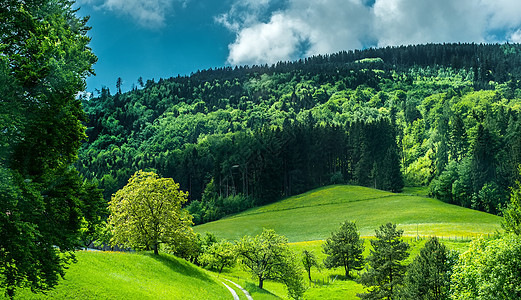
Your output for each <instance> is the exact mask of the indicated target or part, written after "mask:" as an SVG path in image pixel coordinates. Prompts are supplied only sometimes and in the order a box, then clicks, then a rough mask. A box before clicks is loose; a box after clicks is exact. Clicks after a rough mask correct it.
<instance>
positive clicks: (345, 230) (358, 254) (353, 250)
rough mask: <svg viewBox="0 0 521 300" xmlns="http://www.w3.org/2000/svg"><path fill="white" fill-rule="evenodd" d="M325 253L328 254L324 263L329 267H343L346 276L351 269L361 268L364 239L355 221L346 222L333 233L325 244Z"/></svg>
mask: <svg viewBox="0 0 521 300" xmlns="http://www.w3.org/2000/svg"><path fill="white" fill-rule="evenodd" d="M322 247H323V248H324V253H325V254H327V255H328V256H327V257H326V259H325V260H324V265H325V266H326V267H327V268H328V269H331V268H336V267H343V268H344V271H345V277H346V278H347V277H349V271H350V270H361V269H362V268H363V264H364V260H363V257H362V252H364V241H363V240H362V239H360V233H358V230H357V228H356V224H355V223H354V222H344V223H342V226H340V229H339V230H338V231H337V232H334V233H332V234H331V237H330V238H328V239H327V240H326V242H325V243H324V245H323V246H322Z"/></svg>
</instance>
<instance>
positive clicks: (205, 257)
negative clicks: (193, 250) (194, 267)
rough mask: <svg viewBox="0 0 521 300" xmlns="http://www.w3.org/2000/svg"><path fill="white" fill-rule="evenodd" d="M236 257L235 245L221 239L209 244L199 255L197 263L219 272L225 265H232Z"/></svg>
mask: <svg viewBox="0 0 521 300" xmlns="http://www.w3.org/2000/svg"><path fill="white" fill-rule="evenodd" d="M236 259H237V255H236V252H235V246H234V245H233V244H232V243H230V242H228V241H221V242H218V243H214V244H212V245H210V246H209V247H208V248H207V249H206V250H205V252H204V253H203V254H202V255H201V256H199V263H200V264H201V265H203V266H206V267H208V268H211V269H216V270H219V274H221V272H222V270H223V269H224V268H225V267H233V265H235V261H236Z"/></svg>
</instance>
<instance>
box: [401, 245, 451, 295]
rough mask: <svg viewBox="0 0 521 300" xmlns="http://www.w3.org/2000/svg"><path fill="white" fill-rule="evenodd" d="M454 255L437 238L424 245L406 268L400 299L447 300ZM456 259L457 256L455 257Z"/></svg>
mask: <svg viewBox="0 0 521 300" xmlns="http://www.w3.org/2000/svg"><path fill="white" fill-rule="evenodd" d="M455 255H457V254H453V253H451V252H450V251H449V250H448V249H447V248H446V247H445V245H443V244H442V243H440V241H439V240H438V238H436V237H433V238H431V239H430V240H428V241H427V243H425V246H424V247H423V248H422V249H421V250H420V253H419V254H418V256H416V257H415V258H414V260H413V261H412V263H411V264H410V265H409V266H407V273H406V275H405V277H404V280H403V292H402V295H401V298H402V299H418V300H442V299H449V289H450V276H451V271H452V266H453V265H454V263H455ZM456 257H457V256H456Z"/></svg>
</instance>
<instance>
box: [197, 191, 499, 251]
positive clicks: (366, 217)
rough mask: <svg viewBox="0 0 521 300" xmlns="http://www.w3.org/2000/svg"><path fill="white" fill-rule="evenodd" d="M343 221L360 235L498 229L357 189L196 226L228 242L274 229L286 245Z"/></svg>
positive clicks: (490, 218) (438, 205) (468, 215)
mask: <svg viewBox="0 0 521 300" xmlns="http://www.w3.org/2000/svg"><path fill="white" fill-rule="evenodd" d="M345 220H353V221H356V223H357V225H358V228H359V230H360V233H361V235H362V236H371V235H373V234H374V230H375V229H376V228H378V227H379V226H380V225H381V224H383V223H385V222H393V223H396V224H398V227H399V228H400V229H403V230H404V231H405V232H404V235H406V236H416V234H417V233H418V234H419V235H423V236H431V235H436V236H440V237H453V236H459V237H463V236H464V237H472V236H477V235H481V234H487V233H494V232H495V231H496V230H500V225H499V224H500V218H499V217H497V216H494V215H490V214H487V213H483V212H478V211H475V210H471V209H467V208H463V207H459V206H455V205H450V204H446V203H443V202H441V201H439V200H436V199H431V198H426V197H419V196H411V195H405V194H393V193H389V192H384V191H379V190H374V189H370V188H364V187H359V186H348V185H336V186H329V187H324V188H319V189H316V190H313V191H310V192H307V193H304V194H301V195H298V196H293V197H290V198H287V199H284V200H282V201H279V202H276V203H273V204H270V205H266V206H263V207H258V208H254V209H251V210H248V211H246V212H243V213H240V214H237V215H234V216H231V217H228V218H225V219H222V220H219V221H215V222H211V223H207V224H203V225H200V226H196V227H195V230H196V231H197V232H200V233H203V232H213V233H215V234H216V235H217V236H218V237H221V238H226V239H230V240H234V239H238V238H240V237H242V236H244V235H256V234H259V233H260V232H261V231H262V228H272V229H274V230H275V231H276V232H277V233H279V234H282V235H285V236H286V237H287V238H288V240H289V241H290V242H302V241H314V240H323V239H325V238H327V237H328V236H329V235H330V234H331V232H332V231H334V230H336V229H337V228H338V227H339V225H340V223H341V222H343V221H345Z"/></svg>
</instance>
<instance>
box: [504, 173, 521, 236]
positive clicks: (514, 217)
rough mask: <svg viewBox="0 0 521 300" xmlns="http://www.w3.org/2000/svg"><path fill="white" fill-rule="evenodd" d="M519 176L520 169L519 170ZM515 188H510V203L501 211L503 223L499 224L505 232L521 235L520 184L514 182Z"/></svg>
mask: <svg viewBox="0 0 521 300" xmlns="http://www.w3.org/2000/svg"><path fill="white" fill-rule="evenodd" d="M519 173H520V174H521V167H520V168H519ZM516 184H517V187H516V188H512V190H511V191H512V192H511V194H510V203H509V204H508V207H507V208H506V209H505V210H504V211H503V217H504V219H503V223H502V224H501V225H502V227H503V229H505V231H506V232H509V233H514V234H516V235H518V236H519V235H521V183H520V182H519V181H518V182H516Z"/></svg>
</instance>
